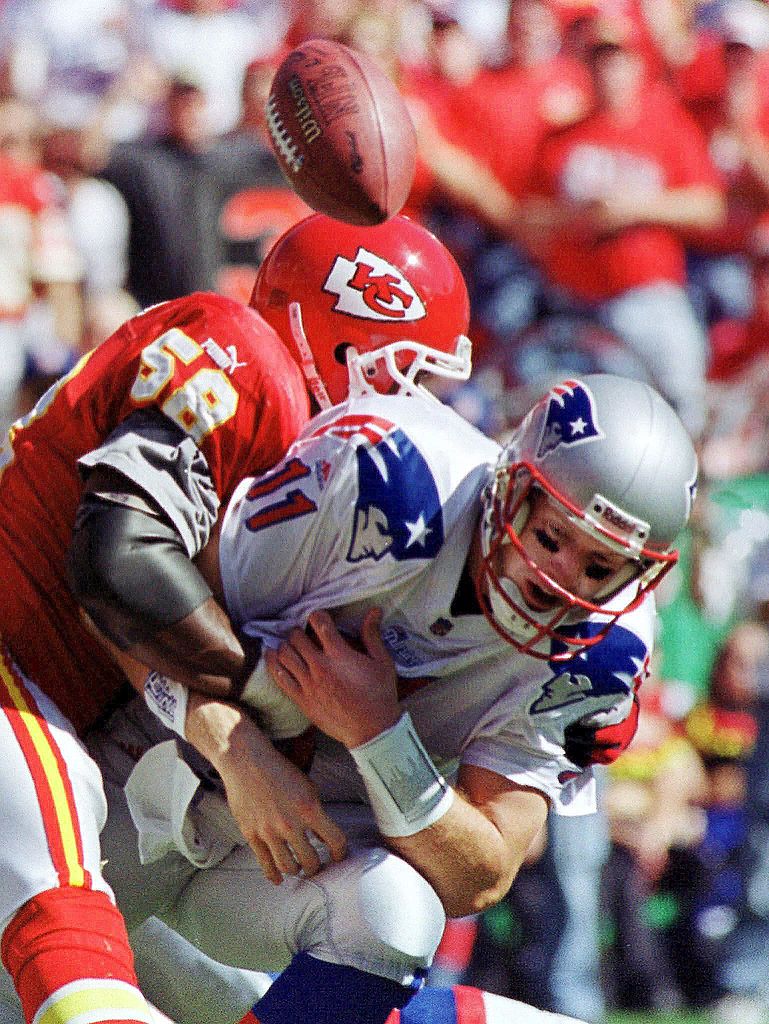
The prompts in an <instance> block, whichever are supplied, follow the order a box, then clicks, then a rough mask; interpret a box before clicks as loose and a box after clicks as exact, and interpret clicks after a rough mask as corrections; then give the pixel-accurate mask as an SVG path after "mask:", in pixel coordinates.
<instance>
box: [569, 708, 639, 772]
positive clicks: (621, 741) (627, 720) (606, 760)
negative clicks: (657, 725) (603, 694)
mask: <svg viewBox="0 0 769 1024" xmlns="http://www.w3.org/2000/svg"><path fill="white" fill-rule="evenodd" d="M639 711H640V704H639V703H638V694H637V693H633V699H632V703H631V705H630V711H629V712H628V713H627V714H626V715H625V717H624V718H622V719H621V721H614V720H613V719H614V718H615V717H616V716H615V715H614V714H612V712H608V713H607V712H605V711H596V712H593V713H591V714H589V715H585V716H584V717H583V718H578V719H577V721H576V722H572V723H571V725H567V726H566V729H565V730H564V736H565V740H566V742H565V744H564V750H565V751H566V756H567V757H568V759H569V760H570V761H571V762H572V764H576V765H578V766H579V767H580V768H588V767H589V766H590V765H594V764H604V765H607V764H613V763H614V762H615V761H616V760H617V758H618V757H619V756H620V754H621V753H622V752H623V751H625V750H627V748H628V746H629V745H630V742H631V740H632V739H633V737H634V736H635V734H636V729H637V728H638V713H639Z"/></svg>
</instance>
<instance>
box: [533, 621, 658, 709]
mask: <svg viewBox="0 0 769 1024" xmlns="http://www.w3.org/2000/svg"><path fill="white" fill-rule="evenodd" d="M601 628H602V623H600V622H591V621H586V622H580V623H575V624H573V625H571V626H569V627H564V628H559V630H558V632H560V633H563V634H565V635H568V636H571V637H577V636H579V637H590V636H595V634H596V633H598V632H599V631H600V630H601ZM567 649H568V648H567V645H566V644H563V643H561V642H559V641H558V640H554V641H553V654H554V655H557V654H560V653H563V652H565V651H566V650H567ZM648 656H649V652H648V649H647V647H646V644H645V643H644V642H643V641H642V640H641V638H640V637H639V636H637V635H636V634H635V633H633V632H631V631H630V630H629V629H625V628H624V626H619V625H617V624H616V623H615V625H614V626H612V628H611V630H610V631H609V632H608V633H607V635H606V636H605V637H604V639H603V640H602V641H601V642H600V643H599V644H596V645H595V646H593V647H585V648H584V649H583V650H582V651H581V652H580V653H579V654H578V655H576V656H575V657H574V658H572V659H571V660H570V661H567V662H557V661H551V662H550V668H551V670H552V672H553V676H552V678H551V679H549V680H548V681H547V682H546V683H544V684H543V686H542V690H541V692H540V695H539V697H537V698H536V700H535V701H534V702H533V703H532V704H531V706H530V708H529V711H530V712H531V714H533V715H536V714H542V713H543V712H546V711H555V710H556V709H558V708H564V707H567V706H568V705H570V704H577V703H583V702H584V703H585V705H586V706H585V713H590V712H592V711H597V710H602V709H605V708H610V707H612V706H614V705H615V704H617V702H618V700H621V699H622V698H623V697H627V696H628V695H629V694H631V693H632V692H633V689H634V688H635V687H636V686H637V685H638V682H639V681H640V678H642V677H643V675H644V673H645V671H646V665H647V662H648ZM588 702H589V703H588Z"/></svg>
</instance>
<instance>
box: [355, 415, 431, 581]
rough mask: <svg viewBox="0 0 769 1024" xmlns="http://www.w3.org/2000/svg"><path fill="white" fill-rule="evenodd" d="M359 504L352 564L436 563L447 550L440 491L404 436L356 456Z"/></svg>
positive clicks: (365, 447)
mask: <svg viewBox="0 0 769 1024" xmlns="http://www.w3.org/2000/svg"><path fill="white" fill-rule="evenodd" d="M356 458H357V463H358V498H357V500H356V503H355V510H354V522H353V531H352V540H351V541H350V548H349V551H348V553H347V559H348V561H350V562H360V561H362V560H363V559H366V558H373V559H375V560H377V561H378V560H379V559H380V558H383V557H384V556H385V555H387V554H389V555H392V557H393V558H394V559H396V560H397V561H404V560H407V559H415V558H433V557H434V556H435V555H436V554H437V552H438V551H439V550H440V548H441V546H442V545H443V537H444V530H443V512H442V509H441V501H440V498H439V496H438V489H437V487H436V485H435V480H434V479H433V475H432V473H431V472H430V469H429V467H428V465H427V463H426V462H425V460H424V457H423V456H422V454H421V452H420V451H419V450H418V449H417V448H416V447H415V446H414V445H413V444H412V442H411V441H410V440H409V439H408V437H406V435H405V434H404V433H403V431H401V430H394V431H393V432H392V433H390V434H388V435H387V436H386V437H384V438H383V439H382V440H381V441H379V442H378V443H376V444H361V445H360V446H359V447H358V449H357V451H356Z"/></svg>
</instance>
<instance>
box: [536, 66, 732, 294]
mask: <svg viewBox="0 0 769 1024" xmlns="http://www.w3.org/2000/svg"><path fill="white" fill-rule="evenodd" d="M689 185H708V186H712V187H714V188H717V189H720V188H721V179H720V178H719V176H718V173H717V171H716V169H715V167H714V166H713V164H712V162H711V161H710V158H709V156H708V152H707V148H706V145H705V140H704V138H703V137H702V134H701V132H700V131H699V129H698V128H697V125H696V124H695V123H694V122H693V121H692V119H691V118H690V117H689V116H688V114H687V113H686V112H685V111H684V110H683V108H682V107H681V106H680V105H678V104H677V103H675V102H674V100H673V99H672V96H671V94H670V92H669V91H668V90H667V89H666V88H665V87H663V86H649V87H647V88H646V89H645V91H644V93H643V95H642V96H641V97H639V99H638V104H637V112H636V117H635V119H634V120H632V121H623V120H620V119H617V118H614V117H612V116H611V115H609V114H606V113H603V112H598V113H594V114H592V115H591V116H589V117H587V118H586V119H585V120H584V121H582V122H581V123H580V124H578V125H575V126H574V127H572V128H569V129H566V130H565V131H564V132H562V133H560V134H559V135H556V136H553V137H551V138H550V139H549V140H548V141H546V142H545V143H544V145H543V147H542V151H541V153H540V160H539V166H538V170H537V172H536V173H535V177H534V180H533V182H532V191H533V192H534V193H536V194H541V195H544V196H548V197H552V198H556V199H559V200H564V201H572V202H575V203H577V204H580V203H589V202H590V201H594V200H599V199H602V198H605V197H608V196H611V195H612V194H614V193H616V192H618V191H621V190H624V191H626V192H627V193H629V194H637V193H645V194H647V195H652V196H653V195H655V194H658V193H661V192H663V191H665V190H667V189H672V188H680V187H684V186H689ZM543 262H544V264H545V271H546V273H547V274H548V276H549V277H550V278H551V280H553V281H554V282H555V283H556V284H558V285H560V286H561V287H563V288H566V289H568V290H569V291H571V292H573V293H574V294H575V295H577V296H578V297H580V298H582V299H586V300H588V301H599V302H600V301H604V300H606V299H609V298H612V297H614V296H616V295H619V294H621V293H622V292H624V291H627V290H628V289H630V288H636V287H640V286H642V285H646V284H651V283H654V282H658V281H671V282H674V283H676V284H679V285H683V283H684V281H685V277H686V268H685V260H684V246H683V242H682V239H681V237H680V236H679V235H678V234H677V233H676V232H675V231H674V230H672V229H670V228H668V227H666V226H662V225H659V226H658V225H655V224H638V225H634V226H631V227H628V228H625V229H624V230H622V231H618V232H615V233H613V234H611V235H608V236H606V237H603V238H600V239H597V240H595V241H594V242H593V243H592V244H586V242H585V240H584V238H581V237H578V236H575V235H574V234H572V233H570V232H568V231H564V232H562V233H560V235H559V237H558V238H557V240H555V241H554V242H553V244H552V245H551V246H550V250H549V252H548V253H547V255H546V256H545V257H543Z"/></svg>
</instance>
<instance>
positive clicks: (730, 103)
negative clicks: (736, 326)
mask: <svg viewBox="0 0 769 1024" xmlns="http://www.w3.org/2000/svg"><path fill="white" fill-rule="evenodd" d="M705 38H706V40H707V41H708V45H703V47H702V49H701V51H700V53H699V56H698V59H697V60H695V61H694V62H693V64H692V65H691V67H690V68H689V69H688V73H687V75H686V77H685V79H684V84H685V86H688V89H689V94H688V97H687V100H688V106H689V109H690V110H691V112H692V114H693V115H694V117H695V118H696V120H697V121H698V123H699V124H700V126H701V128H702V130H703V131H704V133H705V136H706V138H707V143H708V149H709V151H710V156H711V158H712V160H713V162H714V163H715V164H716V166H717V167H718V169H719V171H720V173H721V175H722V177H723V179H724V182H725V184H726V202H727V216H726V221H725V223H724V224H723V226H722V227H721V228H720V229H719V230H716V231H708V232H705V233H704V234H701V235H697V236H695V237H694V238H693V239H692V240H691V242H690V258H689V275H690V279H691V283H692V285H693V287H694V289H695V291H694V294H695V296H696V298H697V300H698V302H699V304H700V306H701V308H702V311H703V313H704V314H705V315H707V317H708V320H709V322H711V323H713V322H715V321H717V320H719V319H722V318H733V317H737V318H745V317H747V316H748V315H749V313H750V300H751V289H750V267H749V265H748V262H749V261H748V259H747V257H746V254H745V250H746V248H747V247H748V245H749V236H750V234H751V232H752V231H753V230H754V228H755V226H756V223H757V221H758V219H759V218H760V217H761V215H762V214H763V213H764V212H765V211H766V210H767V209H769V10H768V9H767V8H766V6H765V5H764V4H762V3H758V2H757V0H744V2H743V0H737V2H734V0H733V2H731V3H729V4H726V5H723V6H722V7H721V8H720V9H719V11H718V14H717V17H716V18H715V19H714V21H713V23H712V25H711V31H710V32H709V34H708V35H707V37H705Z"/></svg>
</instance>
